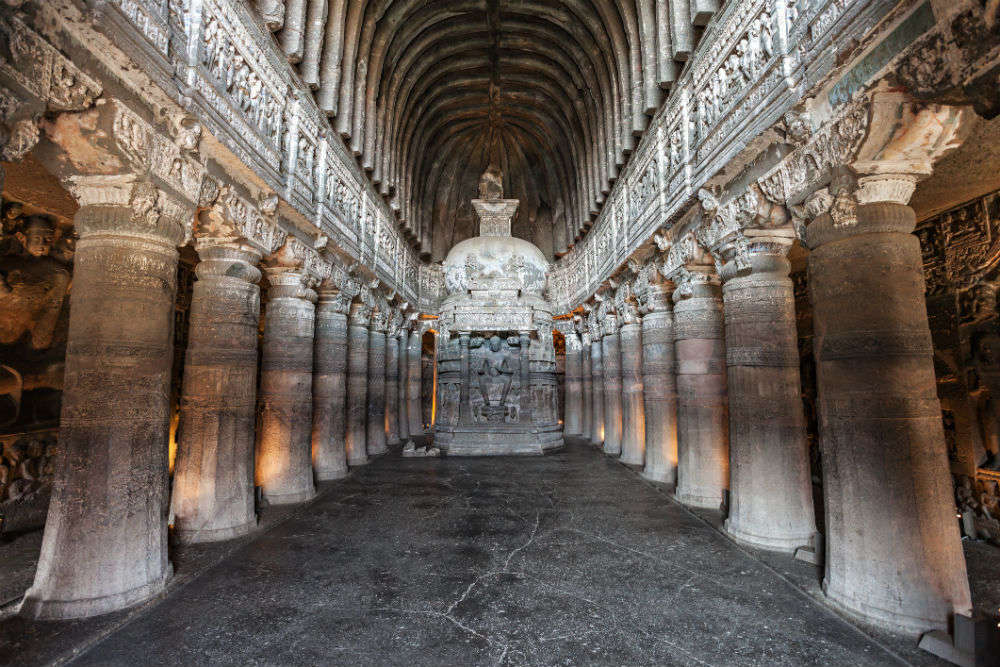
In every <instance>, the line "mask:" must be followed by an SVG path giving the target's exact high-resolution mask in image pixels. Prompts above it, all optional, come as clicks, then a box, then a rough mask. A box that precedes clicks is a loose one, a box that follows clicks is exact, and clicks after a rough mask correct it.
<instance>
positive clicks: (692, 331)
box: [673, 257, 729, 509]
mask: <svg viewBox="0 0 1000 667" xmlns="http://www.w3.org/2000/svg"><path fill="white" fill-rule="evenodd" d="M701 259H702V260H703V261H702V262H701V263H698V264H694V265H692V266H690V267H688V268H689V271H687V272H685V273H684V274H683V275H681V276H678V277H677V278H676V280H677V283H678V284H677V290H676V291H675V292H674V295H673V298H674V354H675V359H676V361H677V491H676V497H677V500H679V501H681V502H682V503H684V504H685V505H691V506H692V507H706V508H710V509H718V508H719V506H720V505H721V504H722V499H723V495H724V494H725V492H726V489H727V488H729V410H728V405H727V401H726V372H725V371H726V367H725V359H726V343H725V340H724V338H723V333H722V299H721V295H720V290H719V279H718V278H717V277H716V276H715V275H714V271H713V269H712V268H711V264H708V263H706V262H707V261H710V260H708V259H707V258H705V257H701Z"/></svg>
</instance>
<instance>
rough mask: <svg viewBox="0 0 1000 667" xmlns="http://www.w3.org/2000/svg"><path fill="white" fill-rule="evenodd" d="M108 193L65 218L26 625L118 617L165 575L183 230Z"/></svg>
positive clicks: (143, 187) (174, 217)
mask: <svg viewBox="0 0 1000 667" xmlns="http://www.w3.org/2000/svg"><path fill="white" fill-rule="evenodd" d="M98 190H100V191H98ZM112 190H113V189H112V188H99V186H95V187H94V189H93V191H92V192H90V193H87V194H89V195H93V197H92V198H90V197H88V196H87V194H84V195H83V196H81V197H79V201H80V204H81V207H80V209H79V210H78V211H77V213H76V216H75V224H76V231H77V233H78V234H79V235H80V240H79V242H78V243H77V246H76V256H75V261H74V273H73V290H72V292H71V296H70V322H69V339H68V342H67V345H66V379H65V385H64V390H63V395H62V415H61V418H60V433H59V450H60V457H59V464H58V465H57V469H56V477H55V480H54V482H53V490H52V500H51V503H50V506H49V513H48V521H47V522H46V524H45V536H44V539H43V541H42V551H41V555H40V557H39V561H38V569H37V571H36V573H35V582H34V585H33V586H32V587H31V588H30V589H29V590H28V592H27V593H26V594H25V598H24V602H23V603H22V606H21V613H23V614H27V615H30V616H34V617H36V618H47V619H57V618H75V617H80V616H93V615H95V614H101V613H105V612H109V611H112V610H115V609H121V608H123V607H127V606H130V605H132V604H135V603H137V602H140V601H141V600H144V599H146V598H148V597H150V596H152V595H155V594H156V593H158V592H159V591H160V590H162V588H163V586H164V584H165V583H166V580H167V579H168V578H169V577H170V574H171V567H170V564H169V562H168V561H167V525H166V510H167V507H166V499H167V497H168V489H167V433H168V429H169V421H170V401H169V397H170V369H171V359H172V352H173V343H172V331H173V308H174V293H175V290H176V286H177V249H176V246H177V244H178V243H180V241H181V239H182V234H183V232H182V229H183V224H184V222H185V221H184V220H183V219H182V217H181V212H180V211H177V212H176V213H174V212H171V214H166V213H164V214H162V215H159V214H154V215H153V216H151V217H149V218H147V217H145V216H144V214H143V212H142V208H143V207H138V201H137V199H138V198H140V197H145V196H146V195H149V196H150V197H152V198H153V200H154V201H155V198H156V197H157V193H156V191H155V190H153V189H152V186H150V185H148V184H136V185H135V191H136V192H135V194H134V195H133V197H132V201H131V203H130V200H129V193H128V191H127V190H126V191H125V192H124V193H120V192H114V191H112ZM122 194H123V197H122V198H119V195H122ZM88 199H90V200H89V201H88ZM102 200H104V201H102ZM116 200H117V201H116ZM190 212H193V211H190ZM190 212H189V213H190ZM147 222H148V223H149V227H148V228H146V229H144V228H143V226H144V225H145V224H147Z"/></svg>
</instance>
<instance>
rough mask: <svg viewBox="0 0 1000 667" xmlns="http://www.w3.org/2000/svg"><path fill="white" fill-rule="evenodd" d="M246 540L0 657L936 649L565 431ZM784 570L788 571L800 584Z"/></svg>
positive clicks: (328, 657)
mask: <svg viewBox="0 0 1000 667" xmlns="http://www.w3.org/2000/svg"><path fill="white" fill-rule="evenodd" d="M283 511H284V514H283V515H281V517H280V521H276V520H272V521H271V522H270V524H269V527H265V528H264V529H263V531H262V533H260V534H259V535H257V536H255V537H254V538H253V539H244V540H241V541H238V542H235V543H230V544H228V545H226V546H220V545H216V546H213V547H207V548H203V549H202V550H201V551H197V550H196V551H195V552H187V553H184V552H181V553H180V554H178V555H175V563H177V574H178V578H177V583H175V584H174V585H172V586H171V588H170V589H169V591H168V592H167V593H166V594H165V595H164V596H163V599H160V600H157V601H154V602H153V603H150V604H147V605H145V606H143V607H141V608H139V609H137V610H132V611H130V612H126V613H120V614H113V615H109V616H106V617H102V619H97V620H90V621H78V622H66V623H48V624H39V623H34V622H30V621H26V620H23V619H19V618H9V619H7V620H5V621H3V622H2V623H0V662H3V663H6V664H33V663H39V662H56V663H73V664H77V665H202V664H231V665H248V664H260V665H333V664H339V665H406V666H408V667H412V666H415V665H497V666H499V665H660V666H666V665H768V666H772V665H796V666H800V665H852V666H862V665H886V664H909V663H914V662H916V663H918V664H940V663H938V662H937V661H936V660H935V659H933V658H931V657H930V656H927V655H926V654H925V655H923V656H921V655H920V654H919V652H916V653H912V652H910V647H911V643H910V642H909V641H908V640H905V641H904V640H894V639H892V638H891V637H890V638H889V639H886V638H885V637H881V636H879V635H878V634H873V633H871V632H869V631H867V630H866V629H863V628H859V627H856V626H855V625H852V624H850V623H848V622H847V621H845V620H843V619H841V618H840V617H838V616H837V615H836V614H834V613H833V612H831V611H830V610H828V609H827V608H826V607H824V606H823V605H822V604H821V603H820V602H819V601H818V600H816V599H814V597H813V596H812V595H811V594H810V592H809V590H808V589H809V584H808V582H809V581H818V573H817V571H816V570H815V569H814V568H812V567H811V566H808V565H805V564H803V563H798V562H795V561H793V560H791V559H790V558H787V557H778V558H777V559H776V560H775V559H774V558H761V557H760V554H756V553H753V552H749V551H746V550H743V549H741V548H739V547H737V546H736V545H734V544H733V543H732V542H730V541H729V540H728V539H727V538H726V537H724V536H723V535H722V534H721V533H720V532H719V531H718V530H717V529H716V528H715V527H713V525H712V517H711V516H710V515H709V516H698V515H695V514H692V513H690V512H688V511H687V510H686V509H684V508H683V507H681V506H680V505H678V504H677V503H675V502H674V501H672V500H671V499H670V498H669V494H668V493H667V491H666V490H665V489H663V488H661V487H658V486H657V485H654V484H650V483H647V482H645V481H643V480H642V479H641V478H639V476H638V475H637V474H636V473H635V471H633V470H630V469H628V468H626V467H625V466H623V465H621V464H619V463H617V462H615V461H613V460H611V459H608V458H606V457H604V456H603V455H602V454H601V453H600V452H599V451H597V450H595V449H593V448H591V447H589V446H587V445H584V444H580V443H570V445H569V446H568V447H567V449H566V450H565V451H563V452H560V453H557V454H554V455H550V456H547V457H544V458H503V459H485V458H477V459H403V458H400V457H399V456H398V455H397V454H390V455H389V456H387V457H383V458H381V459H378V460H376V461H374V462H373V463H371V464H370V465H369V466H367V467H365V468H363V469H361V470H358V471H356V472H355V473H354V474H353V475H352V476H351V477H350V478H348V479H346V480H343V481H341V482H337V483H333V484H330V485H326V486H324V489H323V493H322V495H321V496H320V497H319V498H318V499H317V500H316V501H314V502H313V503H311V504H309V505H306V506H303V507H299V508H296V509H294V510H283ZM802 582H806V583H805V584H803V583H802Z"/></svg>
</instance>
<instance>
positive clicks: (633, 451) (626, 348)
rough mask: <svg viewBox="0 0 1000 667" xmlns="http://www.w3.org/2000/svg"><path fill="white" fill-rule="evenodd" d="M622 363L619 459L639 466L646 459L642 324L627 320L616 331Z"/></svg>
mask: <svg viewBox="0 0 1000 667" xmlns="http://www.w3.org/2000/svg"><path fill="white" fill-rule="evenodd" d="M618 339H619V345H620V346H621V364H622V370H621V373H622V393H621V401H622V447H621V461H622V463H627V464H629V465H634V466H641V465H642V464H643V463H644V462H645V460H646V406H645V405H644V399H643V387H642V325H640V324H639V322H632V321H629V322H626V323H625V324H622V326H621V329H619V330H618Z"/></svg>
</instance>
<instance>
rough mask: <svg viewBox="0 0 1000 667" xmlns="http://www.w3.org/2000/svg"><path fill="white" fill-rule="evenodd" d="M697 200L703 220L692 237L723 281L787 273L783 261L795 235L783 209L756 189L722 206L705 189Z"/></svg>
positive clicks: (749, 188)
mask: <svg viewBox="0 0 1000 667" xmlns="http://www.w3.org/2000/svg"><path fill="white" fill-rule="evenodd" d="M698 198H699V199H700V200H701V211H702V218H703V219H702V224H701V226H699V227H698V229H697V231H696V232H695V236H696V238H697V239H698V241H699V242H700V243H701V245H702V246H704V247H705V248H707V249H708V250H709V251H710V252H711V254H712V256H713V258H714V259H715V264H716V270H717V271H718V273H719V277H720V278H721V279H722V280H723V281H726V280H729V279H731V278H735V277H738V276H746V275H749V274H751V273H787V272H788V263H787V261H786V260H785V257H786V255H787V254H788V249H789V248H790V247H791V245H792V243H794V242H795V239H796V232H795V228H794V226H793V224H792V218H791V216H790V215H789V213H788V210H787V209H786V208H785V207H784V206H780V205H778V204H775V203H773V202H771V201H769V200H768V199H767V198H766V197H765V196H764V194H763V193H762V192H761V191H760V189H759V187H758V186H757V185H751V186H750V187H748V188H746V190H744V191H743V192H741V193H740V194H738V195H737V196H735V197H733V198H731V199H730V200H729V201H727V202H726V203H725V204H722V203H720V202H719V200H718V199H717V198H716V197H715V195H714V194H713V193H711V192H709V191H708V190H704V189H703V190H701V191H699V192H698Z"/></svg>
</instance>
